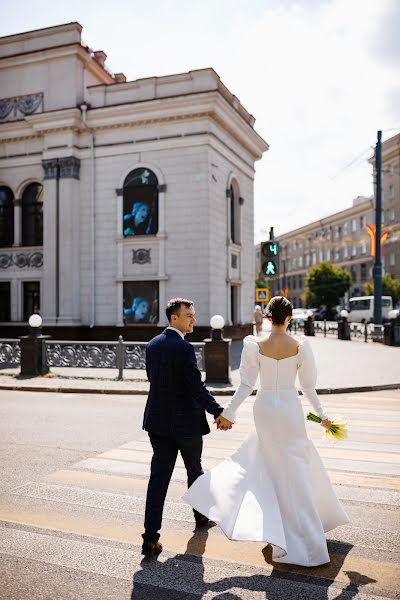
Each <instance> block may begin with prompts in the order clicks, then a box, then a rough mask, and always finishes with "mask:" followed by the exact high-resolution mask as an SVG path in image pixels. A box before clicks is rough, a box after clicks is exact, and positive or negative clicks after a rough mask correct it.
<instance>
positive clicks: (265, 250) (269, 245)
mask: <svg viewBox="0 0 400 600" xmlns="http://www.w3.org/2000/svg"><path fill="white" fill-rule="evenodd" d="M278 255H279V246H278V242H274V241H271V240H270V241H268V242H262V243H261V272H262V273H263V275H265V276H266V277H274V276H275V275H278V271H279V258H278Z"/></svg>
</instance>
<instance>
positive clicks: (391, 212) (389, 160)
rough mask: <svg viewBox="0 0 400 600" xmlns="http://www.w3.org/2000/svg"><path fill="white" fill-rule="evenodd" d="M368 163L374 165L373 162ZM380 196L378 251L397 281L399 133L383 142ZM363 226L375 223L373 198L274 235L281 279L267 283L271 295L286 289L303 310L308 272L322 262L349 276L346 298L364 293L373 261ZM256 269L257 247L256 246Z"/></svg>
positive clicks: (399, 273)
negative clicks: (382, 235)
mask: <svg viewBox="0 0 400 600" xmlns="http://www.w3.org/2000/svg"><path fill="white" fill-rule="evenodd" d="M370 162H371V164H372V165H373V159H371V160H370ZM382 198H383V202H382V223H383V225H382V231H384V230H385V229H387V230H388V231H389V234H388V236H387V238H386V240H385V242H384V244H383V247H382V249H383V257H382V262H383V267H384V272H385V273H390V275H391V276H392V277H394V278H400V134H399V135H396V136H394V137H392V138H390V139H388V140H387V141H385V142H384V143H383V144H382ZM367 224H368V225H371V226H372V227H374V225H375V208H374V200H373V197H372V196H371V198H365V197H362V196H360V197H358V198H356V199H355V200H354V201H353V203H352V206H351V207H350V208H348V209H346V210H343V211H340V212H337V213H334V214H332V215H329V216H328V217H326V218H324V219H320V220H319V221H315V222H313V223H310V224H308V225H305V226H304V227H300V228H298V229H295V230H293V231H290V232H288V233H285V234H283V235H280V236H278V237H277V238H276V241H278V242H279V248H280V253H279V256H280V259H279V273H280V275H279V276H278V277H276V278H273V279H271V280H270V287H271V292H272V294H273V295H275V294H280V293H281V292H282V289H283V288H287V294H288V297H289V299H290V300H291V301H292V302H293V303H294V305H295V306H296V307H302V306H304V300H303V298H302V295H303V293H304V279H305V276H306V274H307V271H308V269H309V268H310V267H311V266H313V265H316V264H318V263H320V262H321V261H323V260H324V261H328V262H330V263H332V264H333V265H335V266H339V267H342V268H343V269H345V270H346V271H348V272H349V273H350V274H351V277H352V282H353V285H352V288H351V290H350V292H349V296H360V295H362V294H363V293H364V285H365V283H366V282H368V281H369V282H372V267H373V263H374V259H373V257H372V256H371V241H370V236H369V235H368V231H367V228H366V225H367ZM259 268H260V245H258V246H257V247H256V270H259Z"/></svg>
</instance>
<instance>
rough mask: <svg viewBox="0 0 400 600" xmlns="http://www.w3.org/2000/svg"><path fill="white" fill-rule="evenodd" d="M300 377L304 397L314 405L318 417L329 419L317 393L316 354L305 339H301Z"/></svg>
mask: <svg viewBox="0 0 400 600" xmlns="http://www.w3.org/2000/svg"><path fill="white" fill-rule="evenodd" d="M298 376H299V383H300V389H301V391H302V392H303V395H304V397H305V398H306V399H307V400H308V401H309V402H310V404H311V405H312V407H313V409H314V411H315V413H316V415H317V416H318V417H321V419H327V418H328V416H327V414H326V413H325V411H324V409H323V408H322V405H321V402H320V401H319V398H318V396H317V392H316V391H315V387H316V383H317V367H316V365H315V359H314V354H313V351H312V349H311V346H310V344H309V342H308V340H306V339H305V338H304V337H303V338H302V339H301V342H300V347H299V362H298Z"/></svg>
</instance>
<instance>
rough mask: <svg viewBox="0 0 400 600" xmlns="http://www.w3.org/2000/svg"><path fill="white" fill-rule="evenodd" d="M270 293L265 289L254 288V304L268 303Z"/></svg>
mask: <svg viewBox="0 0 400 600" xmlns="http://www.w3.org/2000/svg"><path fill="white" fill-rule="evenodd" d="M270 298H271V293H270V291H269V290H268V289H267V288H256V302H269V300H270Z"/></svg>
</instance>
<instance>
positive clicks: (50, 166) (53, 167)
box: [42, 158, 58, 179]
mask: <svg viewBox="0 0 400 600" xmlns="http://www.w3.org/2000/svg"><path fill="white" fill-rule="evenodd" d="M42 167H43V170H44V179H56V178H57V168H58V158H48V159H46V160H42Z"/></svg>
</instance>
